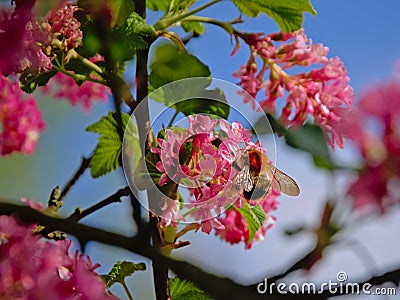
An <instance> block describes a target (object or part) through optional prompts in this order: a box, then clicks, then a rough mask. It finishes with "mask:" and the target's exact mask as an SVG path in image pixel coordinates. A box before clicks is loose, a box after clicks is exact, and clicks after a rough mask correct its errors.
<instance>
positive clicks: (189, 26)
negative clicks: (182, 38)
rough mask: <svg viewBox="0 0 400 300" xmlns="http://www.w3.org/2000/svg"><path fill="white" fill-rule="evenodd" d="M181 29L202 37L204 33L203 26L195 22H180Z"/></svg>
mask: <svg viewBox="0 0 400 300" xmlns="http://www.w3.org/2000/svg"><path fill="white" fill-rule="evenodd" d="M181 26H182V29H183V30H184V31H186V32H194V33H196V34H199V35H202V34H203V33H204V30H205V28H204V26H203V24H201V23H200V22H195V21H182V22H181Z"/></svg>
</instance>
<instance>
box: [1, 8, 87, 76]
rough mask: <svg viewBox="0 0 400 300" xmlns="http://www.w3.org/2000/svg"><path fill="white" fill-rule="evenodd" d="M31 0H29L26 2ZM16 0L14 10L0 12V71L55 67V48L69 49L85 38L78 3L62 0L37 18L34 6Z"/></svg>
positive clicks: (41, 69) (17, 71)
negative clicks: (79, 19) (53, 63)
mask: <svg viewBox="0 0 400 300" xmlns="http://www.w3.org/2000/svg"><path fill="white" fill-rule="evenodd" d="M27 3H28V2H27ZM29 3H30V5H25V3H23V2H21V1H17V7H16V9H15V11H1V12H0V43H1V45H3V46H2V47H1V50H0V72H1V73H2V74H4V75H9V74H15V73H20V72H22V71H24V70H26V69H29V70H31V71H34V72H40V71H47V70H49V69H51V68H52V62H51V61H52V59H53V58H54V57H55V51H59V50H62V51H68V50H69V49H72V48H76V47H78V46H79V45H80V44H81V42H82V31H81V30H80V28H79V27H80V23H79V22H78V21H77V20H76V18H75V17H74V16H73V13H74V12H75V11H76V10H77V9H78V7H77V6H76V5H75V4H71V3H68V1H62V2H61V3H59V5H58V6H57V7H55V8H54V11H52V12H50V13H49V15H48V16H47V17H45V18H44V19H34V18H33V16H32V12H31V10H32V6H33V4H34V3H35V1H29Z"/></svg>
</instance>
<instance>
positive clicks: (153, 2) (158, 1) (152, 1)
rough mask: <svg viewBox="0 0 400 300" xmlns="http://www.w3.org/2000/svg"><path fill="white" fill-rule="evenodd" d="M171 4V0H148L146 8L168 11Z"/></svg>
mask: <svg viewBox="0 0 400 300" xmlns="http://www.w3.org/2000/svg"><path fill="white" fill-rule="evenodd" d="M170 2H171V1H170V0H147V1H146V6H147V8H148V9H151V10H155V11H157V10H161V11H168V9H169V4H170Z"/></svg>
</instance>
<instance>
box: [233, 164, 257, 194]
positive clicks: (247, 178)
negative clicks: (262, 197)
mask: <svg viewBox="0 0 400 300" xmlns="http://www.w3.org/2000/svg"><path fill="white" fill-rule="evenodd" d="M233 184H234V187H235V190H237V191H243V190H245V191H246V192H250V191H251V189H252V188H253V186H254V179H253V177H252V176H251V175H250V170H249V166H248V165H245V166H244V167H243V168H242V170H240V171H239V172H238V173H237V175H236V177H235V179H234V182H233Z"/></svg>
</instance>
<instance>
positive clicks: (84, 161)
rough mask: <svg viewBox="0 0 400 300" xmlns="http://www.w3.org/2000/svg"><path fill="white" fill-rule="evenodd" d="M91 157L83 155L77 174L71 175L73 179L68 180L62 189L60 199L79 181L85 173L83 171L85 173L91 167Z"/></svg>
mask: <svg viewBox="0 0 400 300" xmlns="http://www.w3.org/2000/svg"><path fill="white" fill-rule="evenodd" d="M91 159H92V156H90V157H89V158H86V157H82V160H81V164H80V166H79V168H78V170H76V172H75V174H74V175H73V176H72V177H71V179H70V180H69V181H68V183H67V184H66V185H65V187H64V188H63V189H62V191H61V194H60V197H59V198H58V201H62V200H63V199H64V197H65V196H66V195H67V194H68V192H69V191H70V190H71V188H72V187H73V186H74V185H75V183H76V182H77V181H78V179H79V178H80V177H81V176H82V175H83V173H85V171H86V169H87V168H89V166H90V160H91Z"/></svg>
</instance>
